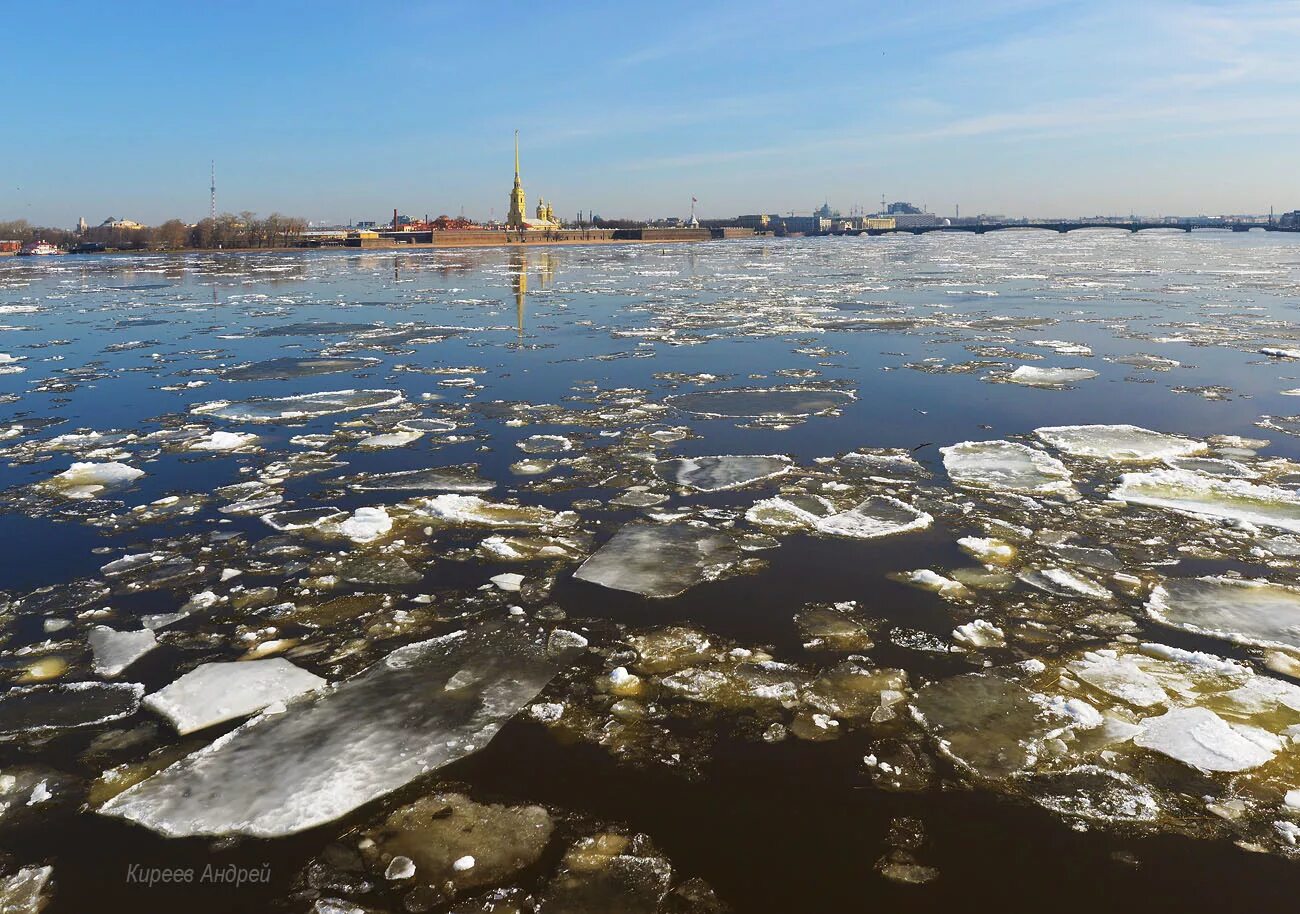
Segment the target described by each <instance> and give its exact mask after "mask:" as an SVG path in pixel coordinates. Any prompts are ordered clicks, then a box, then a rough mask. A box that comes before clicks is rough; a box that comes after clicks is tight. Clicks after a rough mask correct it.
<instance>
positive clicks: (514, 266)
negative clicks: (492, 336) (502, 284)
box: [510, 251, 560, 337]
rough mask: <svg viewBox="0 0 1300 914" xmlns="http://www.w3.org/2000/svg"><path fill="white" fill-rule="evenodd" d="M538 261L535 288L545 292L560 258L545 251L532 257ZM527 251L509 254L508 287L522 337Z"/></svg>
mask: <svg viewBox="0 0 1300 914" xmlns="http://www.w3.org/2000/svg"><path fill="white" fill-rule="evenodd" d="M534 256H536V257H538V258H539V259H538V260H536V261H535V262H534V264H533V265H534V266H535V267H536V268H537V273H536V279H537V288H538V289H541V290H543V291H545V290H546V289H549V288H550V287H551V282H552V280H554V279H555V273H556V271H557V270H558V269H559V265H560V258H559V257H556V256H555V255H554V254H552V253H551V252H549V251H547V252H546V253H544V254H540V255H534ZM528 267H529V252H528V251H511V252H510V285H511V287H512V288H513V289H514V290H515V315H516V324H517V329H518V331H519V335H520V336H521V337H522V336H523V335H524V312H525V310H526V307H525V306H526V305H527V302H528Z"/></svg>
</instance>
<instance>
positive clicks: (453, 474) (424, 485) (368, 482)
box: [352, 467, 496, 492]
mask: <svg viewBox="0 0 1300 914" xmlns="http://www.w3.org/2000/svg"><path fill="white" fill-rule="evenodd" d="M495 486H496V483H494V482H491V481H490V480H487V479H481V478H479V477H478V476H476V475H475V474H474V468H473V467H434V468H430V469H425V470H399V471H397V472H396V473H378V474H375V475H373V476H358V477H356V478H355V479H354V480H352V488H354V489H357V490H359V491H362V492H369V491H389V490H402V489H410V490H417V491H418V490H435V491H444V492H487V491H488V490H490V489H492V488H494V487H495Z"/></svg>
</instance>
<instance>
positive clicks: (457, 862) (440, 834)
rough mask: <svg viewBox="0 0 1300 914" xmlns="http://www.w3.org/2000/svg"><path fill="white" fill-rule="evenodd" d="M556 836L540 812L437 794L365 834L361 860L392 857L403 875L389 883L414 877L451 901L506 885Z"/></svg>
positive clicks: (538, 808) (548, 816)
mask: <svg viewBox="0 0 1300 914" xmlns="http://www.w3.org/2000/svg"><path fill="white" fill-rule="evenodd" d="M554 830H555V823H554V821H553V820H552V818H551V814H550V813H549V812H547V811H546V809H545V808H544V807H541V806H503V805H496V804H487V803H476V802H474V801H473V800H471V799H470V798H469V797H467V796H465V795H464V794H459V793H435V794H431V795H430V796H427V797H422V798H421V799H419V800H416V801H415V802H414V803H412V804H410V805H409V806H403V807H402V808H400V809H398V810H396V811H395V812H393V813H392V814H391V815H390V816H389V817H388V818H387V819H386V820H385V821H384V822H383V824H382V825H381V826H380V827H378V828H375V829H372V830H370V831H369V832H367V833H366V838H367V839H369V841H368V843H366V846H365V848H364V850H363V852H362V854H363V857H364V858H365V859H366V860H367V861H374V864H381V863H382V860H383V859H384V858H385V857H386V856H388V855H392V858H391V859H392V861H399V860H401V861H404V864H403V866H402V870H401V873H402V874H401V875H400V876H389V877H388V878H390V879H391V878H403V879H409V878H412V877H414V878H415V879H416V881H418V882H419V883H421V884H422V885H426V886H429V887H431V889H432V890H433V892H434V893H435V895H436V896H437V897H443V898H449V897H452V896H455V895H459V894H461V893H462V892H465V891H467V890H470V889H474V888H477V887H479V886H488V885H501V884H503V883H505V882H508V881H509V880H510V879H512V878H514V877H515V875H516V874H517V873H518V872H519V871H520V870H523V869H525V868H527V867H529V866H532V865H533V864H535V863H536V862H537V861H538V860H539V859H540V858H541V856H542V854H543V852H544V851H545V850H546V847H547V845H548V844H549V842H550V840H551V835H552V833H553V832H554ZM374 864H372V865H374ZM392 867H393V863H392V862H390V863H389V869H392Z"/></svg>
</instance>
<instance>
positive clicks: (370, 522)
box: [338, 505, 393, 543]
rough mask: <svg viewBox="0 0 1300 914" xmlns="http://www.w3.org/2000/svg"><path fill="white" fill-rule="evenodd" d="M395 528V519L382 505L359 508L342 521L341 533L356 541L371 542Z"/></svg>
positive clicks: (340, 525) (340, 524) (339, 527)
mask: <svg viewBox="0 0 1300 914" xmlns="http://www.w3.org/2000/svg"><path fill="white" fill-rule="evenodd" d="M392 529H393V519H392V518H391V517H389V516H388V511H387V510H386V509H385V508H384V507H383V506H382V505H381V506H379V507H377V508H357V509H356V510H355V511H353V512H352V516H351V517H349V518H348V519H347V520H344V521H341V522H340V523H339V525H338V531H339V533H341V534H343V535H344V536H346V537H347V538H348V539H350V540H352V542H354V543H370V542H374V541H375V540H377V539H379V538H380V537H381V536H383V535H384V534H386V533H388V532H389V531H390V530H392Z"/></svg>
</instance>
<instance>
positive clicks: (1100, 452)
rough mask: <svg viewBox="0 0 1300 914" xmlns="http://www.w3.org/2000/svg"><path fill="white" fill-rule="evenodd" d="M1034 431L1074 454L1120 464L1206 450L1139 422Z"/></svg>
mask: <svg viewBox="0 0 1300 914" xmlns="http://www.w3.org/2000/svg"><path fill="white" fill-rule="evenodd" d="M1034 434H1035V435H1036V436H1037V437H1038V438H1039V439H1040V440H1041V441H1044V442H1046V443H1047V444H1049V445H1051V446H1052V447H1054V448H1056V449H1057V450H1058V451H1064V452H1065V453H1067V454H1069V455H1071V456H1072V457H1093V458H1096V459H1099V460H1112V461H1115V462H1116V463H1154V462H1156V461H1160V460H1170V459H1173V458H1176V457H1187V456H1190V455H1192V454H1203V453H1205V451H1206V446H1205V444H1203V443H1202V442H1200V441H1193V440H1192V439H1190V438H1183V437H1182V436H1180V435H1166V434H1163V433H1161V432H1153V431H1151V430H1150V429H1145V428H1140V427H1139V426H1136V425H1057V426H1046V427H1043V428H1037V429H1034Z"/></svg>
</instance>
